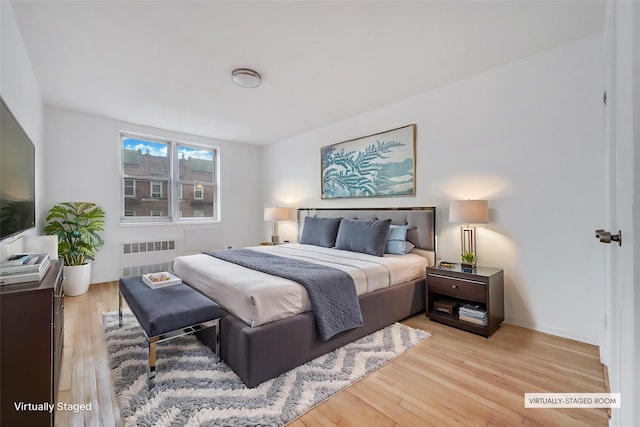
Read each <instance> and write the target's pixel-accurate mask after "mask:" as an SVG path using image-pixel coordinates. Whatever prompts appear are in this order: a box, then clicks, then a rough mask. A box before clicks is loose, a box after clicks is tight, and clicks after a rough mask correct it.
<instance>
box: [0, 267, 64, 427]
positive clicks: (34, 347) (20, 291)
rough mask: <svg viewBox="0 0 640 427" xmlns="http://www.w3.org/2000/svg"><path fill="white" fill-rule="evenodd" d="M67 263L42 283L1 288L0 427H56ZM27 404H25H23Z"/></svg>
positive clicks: (45, 277) (52, 272)
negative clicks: (52, 406) (52, 408)
mask: <svg viewBox="0 0 640 427" xmlns="http://www.w3.org/2000/svg"><path fill="white" fill-rule="evenodd" d="M62 281H63V276H62V262H61V261H51V265H50V266H49V269H48V271H47V273H46V274H45V276H44V277H43V278H42V281H40V282H28V283H19V284H11V285H4V286H0V397H1V398H0V401H1V402H2V406H1V407H0V426H12V427H20V426H30V427H39V426H53V418H54V414H55V409H54V410H53V411H52V412H49V411H48V410H44V407H45V405H46V404H53V405H56V403H57V400H56V399H57V390H58V379H59V378H60V363H61V362H62V342H63V337H64V336H63V327H64V293H63V290H62ZM21 405H22V406H21Z"/></svg>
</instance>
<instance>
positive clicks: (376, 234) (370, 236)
mask: <svg viewBox="0 0 640 427" xmlns="http://www.w3.org/2000/svg"><path fill="white" fill-rule="evenodd" d="M390 225H391V220H390V219H379V220H372V221H369V220H363V219H361V220H358V219H343V220H342V222H341V223H340V228H339V229H338V236H337V237H336V249H342V250H345V251H351V252H362V253H365V254H369V255H375V256H382V255H384V248H385V245H386V241H387V234H389V226H390Z"/></svg>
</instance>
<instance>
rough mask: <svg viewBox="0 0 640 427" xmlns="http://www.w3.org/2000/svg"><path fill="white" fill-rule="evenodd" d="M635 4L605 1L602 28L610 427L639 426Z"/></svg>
mask: <svg viewBox="0 0 640 427" xmlns="http://www.w3.org/2000/svg"><path fill="white" fill-rule="evenodd" d="M639 27H640V4H639V3H637V2H620V1H609V3H608V9H607V19H606V26H605V35H606V36H605V38H606V50H607V56H606V57H607V61H606V75H607V78H606V83H605V85H606V95H607V105H606V107H605V129H606V132H605V141H606V147H607V150H606V153H605V161H606V171H607V172H606V173H607V177H606V180H607V194H606V195H605V202H606V203H607V204H608V206H609V212H608V216H609V218H608V224H605V225H604V226H605V228H607V229H608V230H607V231H610V232H611V233H612V234H618V233H619V232H620V233H621V245H618V242H615V241H614V242H612V243H611V244H610V248H608V251H607V259H606V271H607V274H606V276H607V277H606V286H605V313H606V316H607V319H606V329H605V339H604V342H603V346H602V359H603V362H604V363H605V364H606V365H607V366H608V368H609V381H610V386H611V392H615V393H621V404H622V407H621V408H620V409H614V410H613V411H612V417H611V423H610V425H612V426H640V409H639V406H640V405H639V403H640V385H639V384H640V367H639V365H640V308H638V307H640V286H639V285H638V282H639V281H640V118H639V116H640V51H639V49H640V31H639Z"/></svg>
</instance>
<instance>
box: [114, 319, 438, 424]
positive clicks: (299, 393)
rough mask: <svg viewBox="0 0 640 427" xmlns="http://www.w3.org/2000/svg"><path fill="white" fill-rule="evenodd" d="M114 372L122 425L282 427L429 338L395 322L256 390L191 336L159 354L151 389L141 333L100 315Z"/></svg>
mask: <svg viewBox="0 0 640 427" xmlns="http://www.w3.org/2000/svg"><path fill="white" fill-rule="evenodd" d="M103 325H104V330H105V337H106V341H107V349H108V358H109V365H110V367H111V369H112V376H113V380H114V387H115V394H116V396H117V398H118V402H119V404H120V415H121V419H122V421H123V424H124V425H125V426H127V427H129V426H158V427H165V426H166V427H169V426H180V427H182V426H193V427H195V426H243V427H245V426H283V425H285V424H287V423H288V422H290V421H293V420H294V419H296V418H297V417H299V416H300V415H302V414H304V413H305V412H307V411H308V410H310V409H311V408H313V407H314V406H316V405H318V404H319V403H321V402H322V401H324V400H326V399H328V398H330V397H331V396H333V395H334V394H336V393H337V392H339V391H340V390H342V389H344V388H346V387H348V386H350V385H351V384H353V383H355V382H356V381H358V380H359V379H360V378H362V377H364V376H365V375H367V374H369V373H370V372H372V371H374V370H376V369H377V368H379V367H381V366H383V365H384V364H386V363H388V362H389V361H391V360H393V359H394V358H396V357H398V356H399V355H400V354H402V353H404V352H405V351H407V350H408V349H410V348H411V347H413V346H415V345H416V344H418V343H419V342H421V341H423V340H425V339H427V338H428V337H429V336H430V334H429V333H427V332H424V331H421V330H416V329H412V328H410V327H408V326H404V325H401V324H399V323H395V324H393V325H390V326H388V327H386V328H384V329H382V330H380V331H377V332H374V333H373V334H371V335H368V336H366V337H364V338H361V339H360V340H358V341H355V342H353V343H350V344H347V345H345V346H344V347H341V348H339V349H337V350H334V351H333V352H331V353H329V354H326V355H324V356H321V357H318V358H317V359H314V360H312V361H310V362H307V363H306V364H304V365H302V366H299V367H297V368H295V369H293V370H291V371H289V372H287V373H284V374H282V375H280V376H279V377H276V378H274V379H272V380H269V381H266V382H264V383H262V384H260V385H258V386H257V387H255V388H252V389H251V388H247V387H246V386H245V385H244V383H243V382H242V381H241V380H240V378H239V377H238V376H237V375H236V374H235V373H234V372H233V371H232V370H231V369H230V368H229V367H228V366H227V365H226V364H225V363H224V362H220V363H217V364H216V363H215V362H214V354H213V352H212V351H211V349H209V348H208V347H207V346H205V345H203V344H202V343H200V341H198V339H197V338H195V337H194V336H192V335H188V336H185V337H180V338H176V339H174V340H171V341H168V342H165V343H162V344H159V345H158V347H157V365H156V379H155V381H156V385H155V387H154V388H153V389H152V391H151V392H149V390H148V383H147V366H148V365H147V363H148V352H147V343H146V340H145V337H144V333H143V331H142V328H140V326H139V325H138V323H137V321H136V319H135V317H133V315H132V314H131V313H130V312H129V313H127V312H125V318H124V320H123V326H122V327H121V328H119V327H118V313H117V312H109V313H105V314H104V315H103Z"/></svg>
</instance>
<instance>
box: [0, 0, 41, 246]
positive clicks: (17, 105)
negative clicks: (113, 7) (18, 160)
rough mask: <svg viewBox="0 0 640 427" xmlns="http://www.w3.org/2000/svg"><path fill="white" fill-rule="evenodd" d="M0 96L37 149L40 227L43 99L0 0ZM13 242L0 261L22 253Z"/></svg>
mask: <svg viewBox="0 0 640 427" xmlns="http://www.w3.org/2000/svg"><path fill="white" fill-rule="evenodd" d="M0 94H1V95H2V98H3V99H4V101H5V103H6V104H7V105H8V106H9V109H10V110H11V112H12V113H13V114H14V116H16V118H17V119H18V122H20V125H21V126H22V128H23V129H24V130H25V132H26V133H27V135H29V138H31V141H32V142H33V144H34V145H35V148H36V215H37V217H36V226H37V227H40V228H41V225H42V219H43V216H42V210H43V196H44V192H43V191H42V187H43V183H44V174H43V173H42V171H43V163H44V160H43V159H44V155H43V137H42V135H43V103H42V96H41V94H40V88H39V87H38V83H37V82H36V77H35V74H34V73H33V69H32V68H31V62H30V61H29V57H28V56H27V50H26V48H25V45H24V41H23V39H22V35H21V34H20V30H19V29H18V26H17V24H16V19H15V16H14V14H13V9H12V8H11V4H10V3H9V2H7V1H0ZM31 234H34V233H31ZM13 243H14V242H13V241H5V242H3V244H2V246H0V258H4V257H5V256H6V253H7V251H9V252H11V253H12V252H15V251H21V248H16V249H15V251H14V250H13V249H12V247H13V246H14V245H13ZM18 243H19V242H18Z"/></svg>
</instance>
